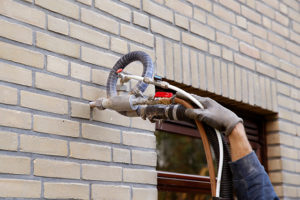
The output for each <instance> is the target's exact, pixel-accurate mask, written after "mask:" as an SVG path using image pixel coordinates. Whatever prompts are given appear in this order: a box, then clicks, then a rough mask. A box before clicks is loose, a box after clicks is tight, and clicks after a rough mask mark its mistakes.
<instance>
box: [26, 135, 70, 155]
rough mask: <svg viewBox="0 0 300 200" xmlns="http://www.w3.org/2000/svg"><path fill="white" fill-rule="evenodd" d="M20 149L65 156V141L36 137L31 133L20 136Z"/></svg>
mask: <svg viewBox="0 0 300 200" xmlns="http://www.w3.org/2000/svg"><path fill="white" fill-rule="evenodd" d="M20 151H23V152H31V153H38V154H46V155H57V156H67V155H68V144H67V141H64V140H58V139H52V138H48V137H38V136H33V135H25V134H24V135H21V136H20Z"/></svg>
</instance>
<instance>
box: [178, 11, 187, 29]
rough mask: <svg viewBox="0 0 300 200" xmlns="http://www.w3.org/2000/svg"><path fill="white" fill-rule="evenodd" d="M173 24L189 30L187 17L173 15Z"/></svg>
mask: <svg viewBox="0 0 300 200" xmlns="http://www.w3.org/2000/svg"><path fill="white" fill-rule="evenodd" d="M175 24H176V25H177V26H179V27H181V28H184V29H186V30H188V29H189V20H188V18H187V17H185V16H182V15H179V14H177V13H175Z"/></svg>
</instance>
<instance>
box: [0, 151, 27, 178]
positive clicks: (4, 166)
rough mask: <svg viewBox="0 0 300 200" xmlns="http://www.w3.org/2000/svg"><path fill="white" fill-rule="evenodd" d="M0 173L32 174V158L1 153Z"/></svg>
mask: <svg viewBox="0 0 300 200" xmlns="http://www.w3.org/2000/svg"><path fill="white" fill-rule="evenodd" d="M0 162H1V165H0V173H3V174H30V170H31V169H30V167H31V160H30V158H28V157H20V156H6V155H0Z"/></svg>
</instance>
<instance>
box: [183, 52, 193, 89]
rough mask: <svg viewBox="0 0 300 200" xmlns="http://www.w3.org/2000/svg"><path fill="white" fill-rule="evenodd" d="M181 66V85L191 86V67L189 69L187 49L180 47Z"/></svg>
mask: <svg viewBox="0 0 300 200" xmlns="http://www.w3.org/2000/svg"><path fill="white" fill-rule="evenodd" d="M182 66H184V70H183V75H182V76H183V83H184V84H186V85H191V73H190V72H191V67H190V56H189V49H188V48H187V47H182Z"/></svg>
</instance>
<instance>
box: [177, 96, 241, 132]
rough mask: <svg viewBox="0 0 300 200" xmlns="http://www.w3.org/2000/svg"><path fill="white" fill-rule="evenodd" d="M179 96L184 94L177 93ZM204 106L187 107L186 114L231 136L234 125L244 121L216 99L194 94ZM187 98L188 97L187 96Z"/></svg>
mask: <svg viewBox="0 0 300 200" xmlns="http://www.w3.org/2000/svg"><path fill="white" fill-rule="evenodd" d="M176 96H177V97H179V98H182V94H180V93H177V94H176ZM193 97H195V98H196V99H197V100H198V101H199V102H200V103H201V104H202V105H203V107H204V109H200V108H197V109H186V111H185V114H186V116H187V117H189V118H190V119H194V120H198V121H201V122H204V123H205V124H207V125H209V126H211V127H213V128H215V129H217V130H219V131H221V132H224V133H225V135H226V136H229V135H230V133H231V132H232V130H233V129H234V127H235V126H236V125H237V124H238V123H239V122H243V120H242V119H241V118H239V117H238V116H237V115H236V114H235V113H234V112H232V111H231V110H229V109H227V108H225V107H223V106H221V105H220V104H219V103H217V102H216V101H214V100H212V99H211V98H208V97H200V96H197V95H193ZM185 99H186V98H185Z"/></svg>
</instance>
